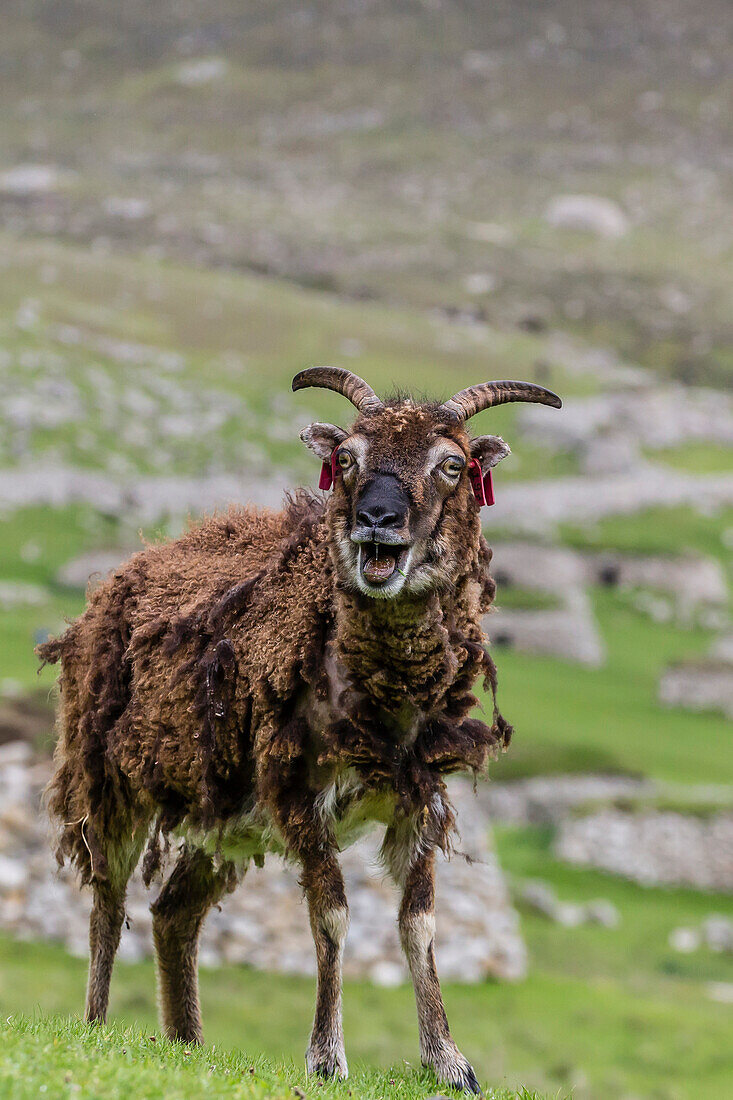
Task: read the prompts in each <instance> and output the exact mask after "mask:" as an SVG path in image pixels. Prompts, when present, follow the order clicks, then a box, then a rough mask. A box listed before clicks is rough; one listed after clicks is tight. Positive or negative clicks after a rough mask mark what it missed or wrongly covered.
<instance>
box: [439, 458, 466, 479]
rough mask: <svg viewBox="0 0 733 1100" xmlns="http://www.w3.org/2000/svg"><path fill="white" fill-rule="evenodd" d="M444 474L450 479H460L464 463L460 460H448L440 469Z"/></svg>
mask: <svg viewBox="0 0 733 1100" xmlns="http://www.w3.org/2000/svg"><path fill="white" fill-rule="evenodd" d="M440 468H441V470H442V471H443V473H444V474H446V475H447V476H448V477H458V475H459V474H460V472H461V470H462V469H463V463H462V462H461V460H460V458H453V457H451V458H446V460H445V462H444V463H443V465H442V466H441V467H440Z"/></svg>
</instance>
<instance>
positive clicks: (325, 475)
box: [318, 462, 333, 489]
mask: <svg viewBox="0 0 733 1100" xmlns="http://www.w3.org/2000/svg"><path fill="white" fill-rule="evenodd" d="M332 485H333V475H332V473H331V463H330V462H324V463H323V465H322V466H321V476H320V478H319V479H318V488H319V489H330V488H331V486H332Z"/></svg>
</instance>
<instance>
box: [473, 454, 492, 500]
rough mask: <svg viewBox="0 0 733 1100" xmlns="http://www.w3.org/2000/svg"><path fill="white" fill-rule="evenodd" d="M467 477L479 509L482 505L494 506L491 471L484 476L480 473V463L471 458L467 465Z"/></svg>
mask: <svg viewBox="0 0 733 1100" xmlns="http://www.w3.org/2000/svg"><path fill="white" fill-rule="evenodd" d="M468 476H469V478H470V479H471V488H472V489H473V495H474V496H475V497H476V502H477V503H478V506H479V508H482V507H483V506H484V504H489V505H490V504H494V503H495V501H494V482H493V479H492V477H491V469H490V468H489V469H488V470H487V471H486V474H483V473H482V472H481V463H480V462H479V460H478V459H477V458H472V459H471V461H470V462H469V464H468Z"/></svg>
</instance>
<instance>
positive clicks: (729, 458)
mask: <svg viewBox="0 0 733 1100" xmlns="http://www.w3.org/2000/svg"><path fill="white" fill-rule="evenodd" d="M647 457H648V458H650V459H651V460H652V461H653V462H664V463H665V464H666V465H667V466H672V467H674V469H676V470H680V469H681V470H689V472H690V473H691V474H727V473H730V472H731V471H732V470H733V448H731V447H726V446H724V445H723V444H722V443H694V442H689V441H687V442H685V444H684V446H680V447H670V448H668V449H664V450H661V451H648V452H647Z"/></svg>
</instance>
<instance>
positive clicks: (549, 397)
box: [441, 382, 562, 420]
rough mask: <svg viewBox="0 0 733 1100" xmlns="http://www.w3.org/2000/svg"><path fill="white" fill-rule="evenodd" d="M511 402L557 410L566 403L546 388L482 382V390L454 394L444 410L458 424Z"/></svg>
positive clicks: (472, 388)
mask: <svg viewBox="0 0 733 1100" xmlns="http://www.w3.org/2000/svg"><path fill="white" fill-rule="evenodd" d="M509 401H536V402H538V403H539V404H540V405H552V407H553V408H554V409H561V408H562V401H561V400H560V398H559V397H558V396H557V394H556V393H553V392H552V390H546V389H545V388H544V386H536V385H535V384H534V382H482V383H481V385H479V386H469V387H468V389H467V390H461V391H460V392H459V393H456V394H454V395H453V397H451V398H450V399H449V400H448V401H444V402H443V404H442V406H441V408H443V409H447V410H448V412H450V413H452V414H453V415H454V416H455V417H457V419H458V420H469V419H470V418H471V417H472V416H475V415H476V413H480V412H483V410H484V409H490V408H491V407H492V405H506V404H507V402H509Z"/></svg>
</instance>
